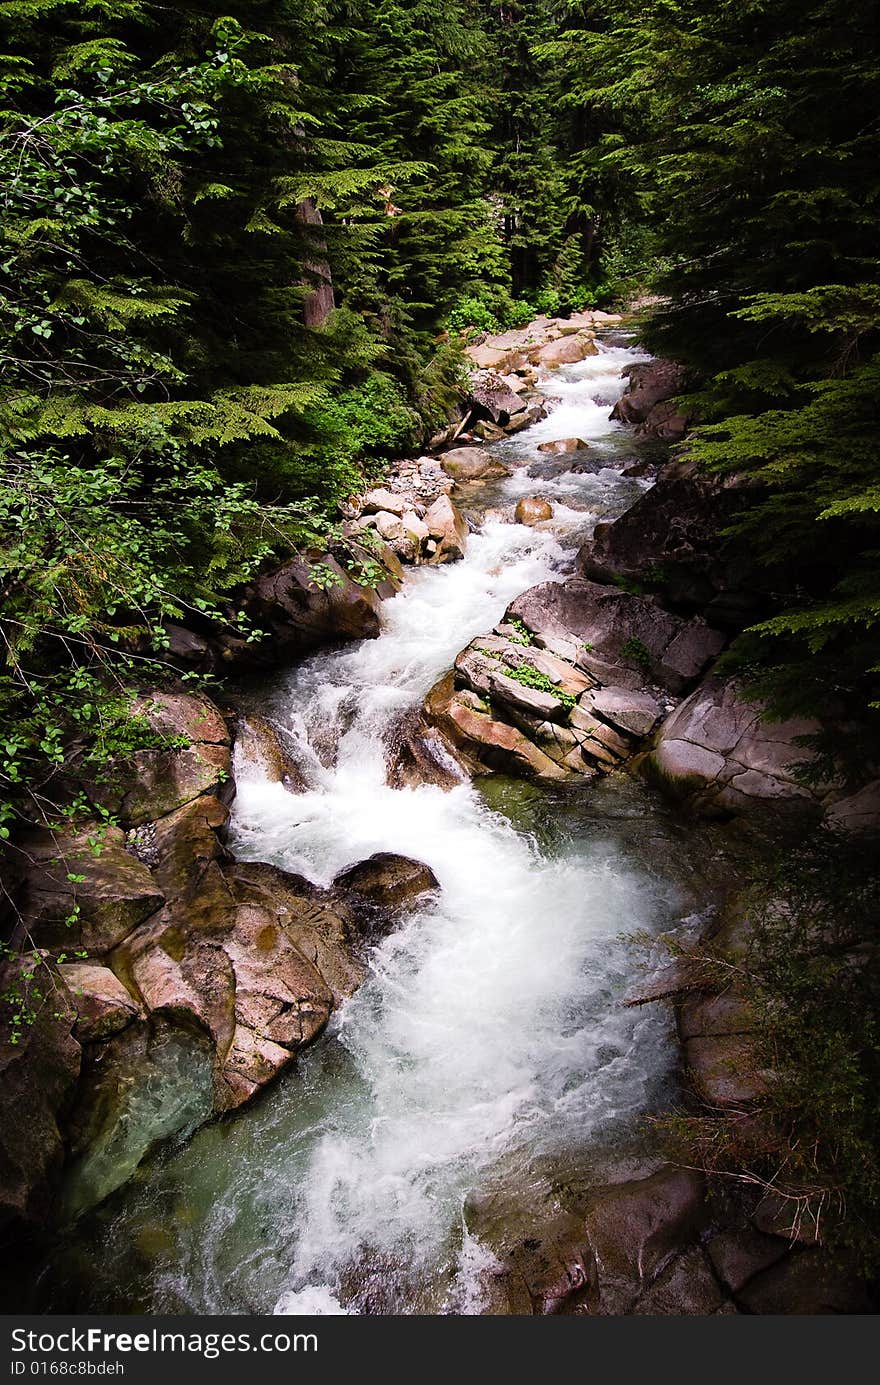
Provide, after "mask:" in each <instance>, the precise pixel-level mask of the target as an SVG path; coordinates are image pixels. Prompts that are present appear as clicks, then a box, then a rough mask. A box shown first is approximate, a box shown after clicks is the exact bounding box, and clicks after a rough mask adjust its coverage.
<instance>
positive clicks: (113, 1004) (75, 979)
mask: <svg viewBox="0 0 880 1385" xmlns="http://www.w3.org/2000/svg"><path fill="white" fill-rule="evenodd" d="M58 974H59V976H60V977H61V979H62V981H63V982H64V984H65V986H66V987H67V991H68V994H69V996H70V1000H71V1003H72V1005H73V1006H74V1009H75V1010H76V1028H75V1032H76V1037H77V1038H78V1039H79V1040H80V1042H82V1043H86V1042H94V1041H95V1040H99V1039H108V1038H109V1037H110V1035H111V1034H116V1033H118V1032H119V1030H120V1029H125V1028H126V1026H127V1025H129V1024H131V1023H132V1021H133V1020H135V1019H137V1017H138V1015H139V1013H140V1010H139V1007H138V1004H137V1002H136V1001H135V1000H133V999H132V997H131V995H129V993H128V991H127V990H126V989H125V987H124V986H123V984H122V982H121V981H120V980H119V978H118V977H117V976H115V975H114V974H113V972H112V971H111V970H110V968H109V967H99V966H96V965H95V964H94V963H93V962H65V963H63V964H62V965H61V966H59V968H58Z"/></svg>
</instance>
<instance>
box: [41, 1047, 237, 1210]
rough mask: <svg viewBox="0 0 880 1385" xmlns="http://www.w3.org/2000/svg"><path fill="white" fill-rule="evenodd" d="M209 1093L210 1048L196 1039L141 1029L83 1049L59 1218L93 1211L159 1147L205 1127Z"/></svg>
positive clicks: (209, 1098)
mask: <svg viewBox="0 0 880 1385" xmlns="http://www.w3.org/2000/svg"><path fill="white" fill-rule="evenodd" d="M211 1089H212V1083H211V1054H210V1048H209V1045H208V1043H207V1040H206V1039H205V1038H204V1037H203V1036H200V1035H199V1034H197V1033H190V1032H183V1031H180V1030H176V1029H172V1028H171V1027H170V1026H168V1025H166V1024H162V1023H159V1024H155V1025H148V1024H143V1023H139V1024H132V1025H129V1026H128V1028H126V1029H125V1030H123V1031H122V1032H121V1033H119V1034H116V1035H114V1036H113V1037H112V1038H111V1039H109V1040H108V1041H107V1042H105V1043H102V1044H97V1045H89V1046H88V1047H87V1049H86V1050H85V1052H84V1060H83V1073H82V1078H81V1081H80V1088H79V1092H78V1099H77V1106H76V1110H75V1112H74V1113H73V1116H72V1118H71V1119H70V1120H69V1122H68V1123H67V1126H66V1129H65V1135H66V1139H67V1142H68V1146H69V1150H70V1156H71V1160H72V1162H71V1164H70V1167H69V1168H68V1169H67V1170H66V1172H65V1177H64V1184H63V1189H62V1198H61V1208H60V1215H61V1217H62V1218H63V1219H68V1218H75V1217H78V1216H79V1215H81V1214H82V1213H83V1212H85V1211H87V1210H88V1209H89V1208H91V1207H94V1206H96V1205H97V1204H98V1203H99V1202H102V1201H103V1199H104V1198H106V1197H108V1196H109V1195H110V1193H112V1192H114V1191H115V1190H116V1189H117V1188H119V1187H121V1186H122V1184H123V1183H125V1182H127V1180H128V1179H129V1178H130V1177H131V1175H132V1174H133V1173H134V1171H135V1169H136V1168H137V1167H138V1165H139V1164H140V1163H141V1162H142V1160H143V1159H144V1158H145V1157H146V1156H147V1155H148V1154H149V1153H150V1152H151V1151H152V1150H153V1149H155V1148H156V1147H157V1146H158V1145H159V1144H161V1143H162V1142H163V1141H164V1140H167V1139H169V1138H170V1137H171V1136H178V1137H185V1136H186V1135H188V1134H189V1133H191V1132H192V1131H193V1130H195V1129H196V1128H197V1127H198V1126H199V1125H201V1124H203V1122H204V1121H205V1120H207V1119H208V1117H209V1116H210V1114H211V1104H212V1103H211Z"/></svg>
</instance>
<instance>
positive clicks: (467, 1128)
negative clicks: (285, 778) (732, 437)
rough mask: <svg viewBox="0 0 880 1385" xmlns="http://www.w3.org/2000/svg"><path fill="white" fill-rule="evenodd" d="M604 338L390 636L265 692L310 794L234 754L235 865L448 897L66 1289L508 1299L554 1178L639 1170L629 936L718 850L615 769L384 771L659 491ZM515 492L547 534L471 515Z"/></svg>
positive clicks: (641, 1085)
mask: <svg viewBox="0 0 880 1385" xmlns="http://www.w3.org/2000/svg"><path fill="white" fill-rule="evenodd" d="M614 341H615V339H612V342H611V343H607V342H606V343H603V344H602V345H601V348H600V353H599V355H598V356H595V357H593V358H591V359H589V360H587V361H585V362H583V363H582V364H580V365H577V366H568V367H563V368H561V369H560V370H558V371H556V372H554V375H553V377H552V382H550V383H548V387H549V388H550V389H552V392H553V393H554V394H555V395H557V396H558V397H559V398H560V401H561V402H560V403H559V405H558V407H557V408H556V410H555V411H554V413H553V414H552V415H551V416H550V418H548V419H546V420H544V421H543V422H541V423H538V424H537V425H535V426H533V427H532V428H530V429H528V430H527V431H524V432H522V433H520V434H518V435H516V436H515V437H513V438H510V439H507V440H505V441H504V442H502V443H500V444H498V445H497V446H496V448H495V450H496V451H497V453H498V455H500V456H501V457H502V458H505V459H506V460H507V461H508V462H510V463H512V464H513V465H514V468H515V469H514V470H513V472H512V474H511V476H510V477H509V478H507V479H504V480H502V481H500V482H496V483H492V484H491V485H488V486H484V487H483V488H482V489H479V488H474V487H472V488H470V491H469V492H466V493H465V499H464V503H465V506H466V508H467V511H468V513H469V514H470V516H471V517H472V519H474V521H475V522H476V523H477V524H479V526H480V527H479V528H478V530H477V532H475V533H474V534H472V536H471V539H470V542H469V545H468V550H467V553H466V556H465V558H464V559H463V560H462V561H460V562H458V563H455V564H451V565H448V566H444V567H441V568H422V569H420V570H418V571H416V572H413V573H411V575H409V576H408V577H407V581H406V583H405V586H404V588H403V590H402V591H401V593H400V594H399V595H398V596H397V597H395V598H394V599H392V600H390V601H388V602H387V603H386V604H385V608H384V618H383V632H382V634H381V636H380V638H379V639H377V640H375V641H367V642H364V643H362V644H359V645H357V646H354V647H346V648H343V649H339V650H333V651H330V652H325V653H321V654H319V655H317V656H315V657H313V658H311V659H309V660H308V661H306V662H305V663H303V664H302V665H301V666H299V667H298V668H296V669H295V670H293V671H291V672H289V673H287V674H286V675H284V676H282V677H279V678H277V679H276V680H275V682H274V683H273V684H272V686H270V687H267V688H266V689H264V690H262V691H261V694H260V698H259V703H260V709H261V711H262V712H263V713H264V714H267V715H269V716H271V717H273V718H274V719H275V720H276V721H277V722H278V724H279V725H280V726H282V727H283V728H284V730H285V732H286V735H287V738H288V740H289V743H290V745H291V746H292V747H293V750H294V753H295V754H296V757H297V759H298V761H299V764H300V767H301V768H302V770H303V772H304V774H305V776H306V779H307V782H308V786H309V787H308V790H307V792H305V793H302V794H298V795H293V794H290V793H288V792H287V791H286V790H285V789H284V788H283V786H281V785H280V784H278V783H270V782H268V781H267V780H266V779H265V778H264V777H263V776H262V774H261V772H260V770H259V767H258V766H256V765H253V764H251V765H249V764H246V763H241V762H239V763H238V764H237V765H236V780H237V797H236V800H235V805H234V811H233V817H232V822H231V828H230V844H231V846H232V849H233V850H234V851H235V853H236V854H237V855H238V856H239V857H241V858H243V859H247V860H262V861H271V862H274V863H275V864H277V865H280V866H283V867H284V868H285V869H288V870H291V871H295V872H298V873H300V874H303V875H306V876H307V877H308V878H309V879H311V880H313V881H315V882H316V883H319V884H329V882H330V881H331V880H332V879H333V877H334V876H335V875H336V874H337V872H339V871H340V870H342V869H343V868H344V867H346V866H349V865H351V864H353V863H354V862H356V861H359V860H362V859H363V858H365V857H367V856H369V855H371V854H372V853H373V852H376V851H392V852H398V853H402V854H404V855H408V856H413V857H416V858H417V859H419V860H422V861H424V862H426V863H427V864H428V865H429V866H430V867H431V868H432V870H433V871H434V873H435V875H436V876H437V879H438V880H439V882H440V886H441V889H440V892H439V894H438V895H437V896H436V898H433V897H432V898H430V900H429V902H428V903H426V904H425V905H424V906H423V907H421V908H418V909H417V910H416V911H415V912H414V913H413V914H412V915H411V916H410V917H409V919H408V920H407V922H406V924H405V926H404V927H402V928H401V929H400V930H399V931H397V932H396V933H394V934H393V935H392V936H390V937H388V938H386V939H385V940H384V941H383V942H382V943H381V944H380V945H379V946H378V948H377V949H376V950H375V953H374V955H373V957H372V964H371V968H370V974H369V976H368V979H367V981H366V982H365V984H364V985H363V987H362V988H361V990H360V991H359V992H358V993H357V995H355V996H354V998H353V999H351V1000H350V1001H349V1002H347V1003H346V1004H345V1006H344V1007H343V1008H342V1009H341V1010H340V1011H339V1012H338V1013H337V1014H336V1015H335V1016H334V1018H333V1020H332V1022H331V1025H330V1027H329V1029H328V1031H327V1033H326V1034H325V1035H324V1036H323V1037H322V1038H321V1039H320V1040H319V1041H318V1042H317V1043H316V1044H315V1045H314V1046H313V1047H312V1048H311V1049H310V1050H308V1052H307V1053H305V1054H304V1055H303V1056H302V1057H301V1059H300V1061H299V1063H298V1065H297V1067H296V1069H295V1070H293V1071H291V1072H289V1073H288V1074H286V1075H285V1076H284V1077H283V1078H282V1080H281V1081H279V1082H278V1083H277V1084H275V1085H274V1086H273V1087H272V1088H271V1089H270V1090H268V1091H267V1092H265V1093H264V1094H263V1096H262V1097H261V1098H260V1099H259V1100H257V1101H256V1102H255V1103H253V1105H252V1106H251V1107H250V1108H248V1109H247V1110H245V1111H244V1112H242V1113H240V1114H239V1115H238V1116H237V1117H235V1118H234V1119H229V1120H224V1121H219V1122H214V1123H212V1124H210V1125H207V1126H205V1127H203V1129H202V1130H200V1131H199V1132H198V1133H197V1134H196V1135H195V1136H194V1137H193V1138H192V1139H191V1140H190V1141H189V1142H188V1143H187V1144H186V1145H185V1146H184V1147H182V1148H180V1147H178V1148H175V1147H171V1148H166V1149H165V1150H164V1151H162V1152H161V1153H160V1154H159V1155H157V1156H156V1157H154V1158H153V1159H151V1160H149V1161H148V1162H147V1163H146V1164H145V1165H144V1166H143V1167H142V1168H141V1169H140V1170H139V1172H138V1174H137V1175H136V1176H135V1178H134V1179H133V1180H132V1181H131V1182H130V1183H129V1184H128V1185H127V1186H126V1187H125V1188H124V1189H122V1190H120V1192H119V1193H117V1194H116V1195H115V1196H114V1197H113V1198H111V1199H110V1200H109V1201H108V1202H107V1203H106V1204H105V1205H104V1206H103V1207H101V1208H99V1209H97V1211H96V1212H95V1213H93V1214H92V1215H91V1216H90V1217H88V1218H84V1219H83V1221H82V1223H81V1224H80V1226H79V1227H78V1228H77V1229H76V1231H75V1232H73V1233H72V1234H71V1235H70V1236H69V1237H68V1238H67V1240H66V1242H65V1244H64V1246H63V1247H62V1248H61V1250H60V1251H59V1252H58V1253H57V1254H56V1255H55V1256H54V1257H53V1266H52V1269H51V1271H49V1272H47V1295H48V1298H49V1301H50V1302H51V1303H52V1304H53V1305H54V1306H56V1307H68V1308H69V1307H75V1308H76V1309H78V1310H79V1311H83V1310H85V1309H86V1308H91V1309H93V1310H94V1309H98V1308H115V1309H116V1310H120V1309H121V1310H124V1311H150V1312H208V1313H218V1312H245V1313H247V1312H267V1311H275V1312H278V1313H287V1314H298V1313H312V1312H319V1313H341V1312H380V1313H417V1312H429V1313H443V1312H451V1313H479V1312H484V1311H503V1309H498V1308H497V1305H496V1304H495V1303H494V1300H493V1297H492V1287H491V1286H492V1282H493V1275H494V1273H495V1271H496V1269H497V1268H498V1265H499V1256H501V1255H502V1254H503V1252H504V1247H505V1245H506V1244H507V1243H508V1242H509V1240H510V1237H511V1236H512V1235H514V1234H517V1235H518V1234H522V1233H523V1232H524V1230H525V1231H527V1230H528V1229H529V1227H533V1226H534V1225H539V1224H540V1222H541V1218H542V1217H546V1216H549V1215H551V1214H552V1213H553V1212H554V1210H558V1208H559V1206H560V1205H562V1204H563V1203H564V1201H565V1195H566V1190H567V1189H571V1188H573V1187H577V1186H585V1185H586V1184H588V1183H589V1181H590V1179H593V1181H596V1180H597V1179H599V1180H601V1177H602V1175H603V1171H605V1170H607V1169H608V1168H609V1167H613V1168H615V1169H619V1168H621V1167H624V1166H629V1165H631V1166H633V1167H635V1166H638V1165H639V1160H640V1159H641V1160H643V1159H644V1157H645V1150H644V1148H643V1137H642V1135H641V1134H640V1118H641V1117H642V1116H644V1114H645V1113H647V1112H649V1111H651V1110H653V1109H656V1108H657V1107H658V1106H662V1105H664V1104H665V1103H668V1101H669V1100H670V1097H671V1093H672V1092H673V1091H674V1083H675V1076H674V1069H675V1064H676V1045H675V1043H674V1039H673V1033H672V1029H671V1022H670V1020H669V1018H668V1016H667V1015H665V1014H664V1013H663V1012H662V1011H661V1010H660V1009H658V1007H646V1008H644V1009H635V1010H633V1009H627V1008H625V1007H624V1006H623V1005H622V1004H621V1000H622V998H623V997H624V995H625V994H626V992H627V990H628V989H630V988H631V987H632V985H633V983H634V981H635V979H636V978H637V977H638V975H639V974H640V968H641V967H643V965H644V960H645V953H644V947H643V946H642V945H640V944H637V943H635V942H634V941H633V940H632V938H631V935H632V934H634V933H639V932H643V933H645V934H652V935H656V934H657V933H659V932H662V931H664V930H670V929H680V928H687V927H689V926H690V924H689V922H688V921H687V915H688V913H689V911H693V910H694V909H695V908H696V907H699V906H700V904H701V902H702V901H703V900H704V898H705V897H706V888H707V887H706V884H705V872H706V869H707V860H708V858H709V857H711V851H709V852H708V853H707V849H706V841H705V840H703V839H700V838H699V837H698V836H695V834H694V833H693V832H688V831H684V830H683V829H682V828H681V826H680V824H677V823H676V822H675V819H674V817H672V816H671V815H670V813H669V812H668V811H667V810H665V809H664V808H663V807H662V806H661V805H659V804H658V803H657V802H656V801H655V799H654V797H653V796H652V795H651V793H650V792H649V791H648V790H647V789H646V788H644V787H643V786H641V785H639V784H638V783H636V782H634V781H632V780H630V779H629V778H627V777H626V776H617V777H615V778H613V779H611V780H608V781H606V782H605V783H603V784H601V785H599V786H598V787H596V786H595V785H584V784H578V785H575V786H573V787H571V788H568V787H565V786H564V787H563V788H561V789H553V790H544V789H538V788H536V787H534V786H529V785H524V784H520V783H515V782H513V781H509V780H506V779H503V778H487V779H486V780H484V781H480V782H477V783H475V784H471V783H468V782H462V783H460V784H459V785H458V786H457V787H455V788H453V789H452V790H451V791H448V792H445V791H443V790H442V789H440V788H438V787H435V786H432V785H425V786H421V787H417V788H392V787H390V786H389V784H388V783H387V779H386V761H387V746H388V742H389V740H390V739H392V738H393V735H394V732H395V729H396V728H397V727H398V726H399V724H400V720H401V717H402V716H403V715H404V714H405V713H406V712H407V711H408V710H410V709H411V708H413V707H414V706H416V705H417V704H418V703H419V702H420V701H421V699H422V698H423V697H424V695H425V693H426V692H427V691H428V689H429V688H430V687H431V686H432V684H433V683H434V681H435V680H436V679H437V678H438V677H439V676H440V675H441V674H442V673H444V672H445V671H446V670H447V669H448V668H449V666H450V665H451V663H452V661H453V659H454V657H455V655H456V654H457V653H458V651H459V650H460V649H461V648H462V647H463V646H464V645H465V644H466V643H467V642H468V640H469V639H470V638H471V637H473V636H474V635H476V634H478V633H480V632H482V631H486V630H489V629H491V627H492V626H493V625H494V624H495V623H497V621H498V620H499V618H500V617H501V615H502V614H503V612H504V610H505V607H506V606H507V604H508V603H509V602H510V600H511V599H512V598H513V597H514V596H516V595H518V594H519V593H520V592H522V591H523V590H525V589H526V588H528V587H530V586H532V585H533V584H535V583H537V582H541V581H546V580H558V579H561V578H562V577H564V576H565V575H566V574H567V573H568V572H570V571H571V570H572V566H573V560H574V553H575V551H576V547H577V545H578V543H579V542H581V541H582V540H583V538H584V537H586V536H587V535H588V534H589V533H590V532H591V530H592V527H593V526H594V525H595V523H596V522H597V521H598V520H599V519H605V518H613V517H615V516H616V515H617V514H619V513H621V512H622V511H623V510H624V509H625V508H626V507H627V506H628V505H630V504H631V503H632V502H633V501H634V499H635V498H636V497H637V496H638V495H639V494H640V493H641V490H642V488H643V487H644V486H645V485H646V484H648V483H647V482H644V481H638V480H635V479H633V478H626V477H624V476H623V475H622V470H621V466H620V461H621V459H622V458H627V459H629V458H632V456H633V455H634V451H633V440H632V437H631V435H629V434H628V433H627V432H626V431H625V430H623V429H621V428H620V427H619V426H618V425H616V424H613V423H611V422H609V418H608V414H609V407H610V404H611V403H612V402H613V400H614V398H615V397H616V395H617V394H618V393H619V392H620V390H621V389H622V387H623V383H624V380H623V377H622V375H621V372H622V370H623V369H624V368H625V367H626V366H627V365H628V364H630V363H631V362H633V361H634V360H637V359H640V358H641V356H640V353H639V352H638V351H637V350H636V349H635V348H633V347H632V346H631V345H629V344H628V343H627V342H626V341H625V340H622V339H619V338H618V339H616V344H614ZM564 436H578V437H581V438H583V439H584V440H585V441H587V442H589V443H590V445H591V447H592V448H593V454H592V455H595V451H596V449H599V450H604V451H605V452H606V453H607V461H608V466H607V467H606V468H604V469H601V470H599V471H598V472H597V473H595V474H593V475H576V474H573V473H567V474H565V475H563V476H561V477H559V478H558V479H556V480H553V481H538V480H535V479H532V478H530V477H529V476H528V475H527V473H526V470H525V467H524V464H526V463H529V462H531V461H533V460H535V459H537V458H538V457H539V456H540V454H539V453H538V450H537V448H538V445H539V443H541V442H542V441H545V440H548V439H553V438H558V437H564ZM530 493H538V494H541V495H543V496H546V498H548V499H549V500H550V501H551V503H552V504H553V506H554V510H555V513H554V519H553V521H552V522H551V523H549V524H548V525H546V526H544V527H542V528H541V529H528V528H525V527H523V526H521V525H518V524H514V523H510V522H505V521H504V520H503V519H502V518H501V517H500V516H499V515H497V514H496V515H494V517H493V516H489V517H487V518H486V519H485V520H483V519H481V516H482V514H483V513H484V512H485V511H487V510H489V509H491V510H501V511H503V512H506V513H507V515H509V514H510V512H512V509H513V507H514V506H515V503H516V500H517V499H518V498H519V497H520V496H521V495H526V494H530ZM683 919H684V920H685V921H684V922H683V921H682V920H683ZM627 1160H628V1161H629V1165H626V1161H627Z"/></svg>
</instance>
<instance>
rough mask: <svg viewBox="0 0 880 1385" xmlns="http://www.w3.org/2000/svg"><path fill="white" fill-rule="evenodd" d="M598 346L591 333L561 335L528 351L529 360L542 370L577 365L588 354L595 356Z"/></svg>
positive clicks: (597, 352)
mask: <svg viewBox="0 0 880 1385" xmlns="http://www.w3.org/2000/svg"><path fill="white" fill-rule="evenodd" d="M598 354H599V348H598V346H597V345H596V343H595V341H594V340H593V337H592V334H591V333H587V332H577V333H576V334H575V335H573V336H565V337H561V338H560V339H559V340H558V341H550V342H547V343H546V344H545V345H543V346H537V347H533V348H532V350H531V351H529V360H530V361H531V362H532V364H533V365H537V366H540V367H542V368H543V369H544V370H555V369H556V367H557V366H561V365H577V364H578V362H580V361H585V360H586V359H587V357H588V356H597V355H598Z"/></svg>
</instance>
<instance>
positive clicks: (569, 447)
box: [538, 438, 589, 457]
mask: <svg viewBox="0 0 880 1385" xmlns="http://www.w3.org/2000/svg"><path fill="white" fill-rule="evenodd" d="M588 445H589V444H588V443H585V442H584V440H583V438H554V439H553V440H552V441H551V442H541V443H538V451H539V452H544V453H547V454H548V455H549V456H551V457H558V456H560V455H563V454H566V453H570V452H580V451H582V450H585V449H586V448H587V447H588Z"/></svg>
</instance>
